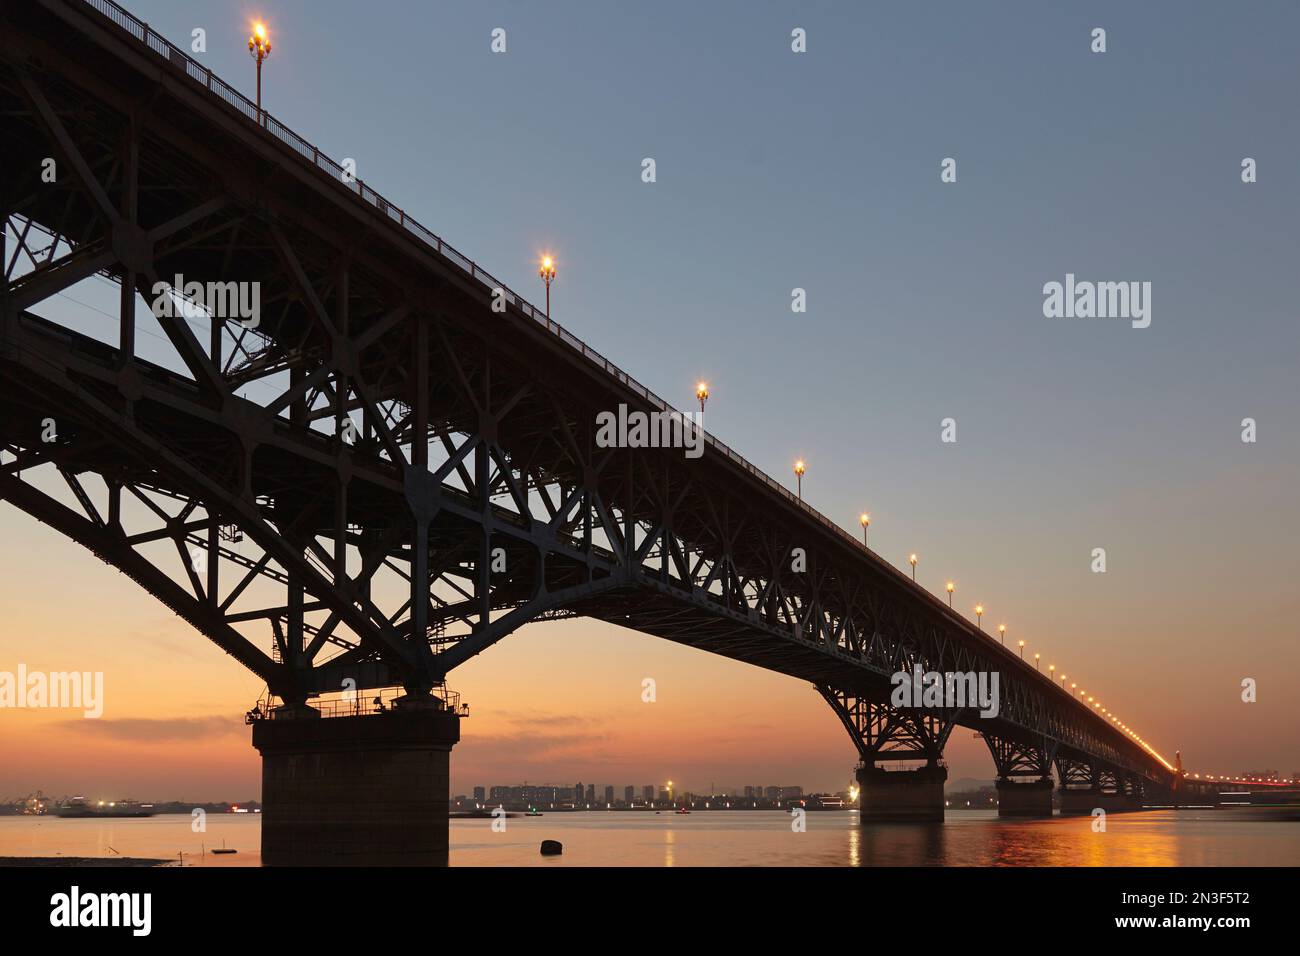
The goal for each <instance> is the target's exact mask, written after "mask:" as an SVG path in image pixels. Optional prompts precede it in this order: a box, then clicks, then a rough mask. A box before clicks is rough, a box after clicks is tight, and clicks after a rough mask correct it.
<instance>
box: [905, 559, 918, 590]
mask: <svg viewBox="0 0 1300 956" xmlns="http://www.w3.org/2000/svg"><path fill="white" fill-rule="evenodd" d="M907 562H908V564H910V565H911V566H912V583H913V584H915V583H916V555H914V554H909V555H908V556H907Z"/></svg>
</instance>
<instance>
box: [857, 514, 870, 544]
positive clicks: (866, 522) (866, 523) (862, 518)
mask: <svg viewBox="0 0 1300 956" xmlns="http://www.w3.org/2000/svg"><path fill="white" fill-rule="evenodd" d="M858 524H860V525H862V543H863V544H864V545H865V544H866V543H867V529H868V528H869V527H871V515H869V514H867V513H866V512H865V511H864V512H862V514H860V515H859V516H858Z"/></svg>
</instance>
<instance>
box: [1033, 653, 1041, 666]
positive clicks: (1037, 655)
mask: <svg viewBox="0 0 1300 956" xmlns="http://www.w3.org/2000/svg"><path fill="white" fill-rule="evenodd" d="M1040 657H1042V655H1041V654H1035V655H1034V670H1038V658H1040Z"/></svg>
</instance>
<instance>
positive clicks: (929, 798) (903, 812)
mask: <svg viewBox="0 0 1300 956" xmlns="http://www.w3.org/2000/svg"><path fill="white" fill-rule="evenodd" d="M857 778H858V794H859V795H858V806H859V808H860V812H859V822H861V823H881V822H903V823H917V822H938V823H942V822H943V784H944V781H946V780H947V779H948V770H947V768H945V767H938V766H933V767H920V768H918V769H916V770H882V769H881V768H879V767H860V768H858V772H857Z"/></svg>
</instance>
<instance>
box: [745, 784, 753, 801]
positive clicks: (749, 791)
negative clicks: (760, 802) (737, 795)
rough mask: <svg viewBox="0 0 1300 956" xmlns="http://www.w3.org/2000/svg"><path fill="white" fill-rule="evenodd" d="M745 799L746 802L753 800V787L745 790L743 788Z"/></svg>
mask: <svg viewBox="0 0 1300 956" xmlns="http://www.w3.org/2000/svg"><path fill="white" fill-rule="evenodd" d="M745 798H746V799H747V800H752V799H754V788H753V787H746V788H745Z"/></svg>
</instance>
